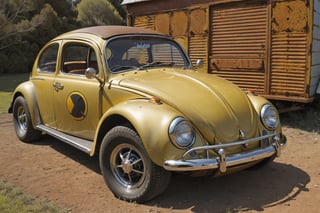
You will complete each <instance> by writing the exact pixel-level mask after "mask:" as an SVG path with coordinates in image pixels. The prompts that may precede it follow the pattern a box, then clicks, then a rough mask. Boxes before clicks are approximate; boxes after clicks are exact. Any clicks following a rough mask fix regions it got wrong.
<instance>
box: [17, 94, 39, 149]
mask: <svg viewBox="0 0 320 213" xmlns="http://www.w3.org/2000/svg"><path fill="white" fill-rule="evenodd" d="M13 123H14V127H15V130H16V134H17V136H18V138H19V139H20V140H21V141H23V142H27V143H29V142H32V141H35V140H37V139H39V138H40V136H41V132H40V131H38V130H36V129H34V128H33V125H32V121H31V115H30V111H29V108H28V106H27V103H26V101H25V99H24V98H23V97H22V96H20V97H17V98H16V99H15V101H14V103H13Z"/></svg>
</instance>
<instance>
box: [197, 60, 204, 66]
mask: <svg viewBox="0 0 320 213" xmlns="http://www.w3.org/2000/svg"><path fill="white" fill-rule="evenodd" d="M202 67H203V60H202V59H198V60H197V62H196V68H202Z"/></svg>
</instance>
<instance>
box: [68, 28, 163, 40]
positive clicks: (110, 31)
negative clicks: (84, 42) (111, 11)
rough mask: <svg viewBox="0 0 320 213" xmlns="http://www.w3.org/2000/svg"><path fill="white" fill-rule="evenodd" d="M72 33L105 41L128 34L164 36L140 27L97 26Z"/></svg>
mask: <svg viewBox="0 0 320 213" xmlns="http://www.w3.org/2000/svg"><path fill="white" fill-rule="evenodd" d="M71 33H89V34H93V35H96V36H99V37H101V38H103V39H107V38H110V37H113V36H116V35H128V34H154V35H163V34H161V33H158V32H156V31H153V30H148V29H145V28H140V27H129V26H95V27H87V28H81V29H77V30H74V31H71V32H69V33H68V34H71Z"/></svg>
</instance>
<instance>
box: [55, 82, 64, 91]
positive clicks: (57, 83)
mask: <svg viewBox="0 0 320 213" xmlns="http://www.w3.org/2000/svg"><path fill="white" fill-rule="evenodd" d="M53 87H54V90H55V91H57V92H58V91H59V90H63V88H64V86H63V85H62V84H61V83H59V82H55V83H53Z"/></svg>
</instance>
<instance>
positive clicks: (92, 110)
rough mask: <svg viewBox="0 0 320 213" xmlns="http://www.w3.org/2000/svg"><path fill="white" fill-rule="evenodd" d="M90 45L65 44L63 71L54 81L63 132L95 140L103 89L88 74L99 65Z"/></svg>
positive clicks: (56, 113) (57, 111) (56, 112)
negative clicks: (100, 94) (87, 76)
mask: <svg viewBox="0 0 320 213" xmlns="http://www.w3.org/2000/svg"><path fill="white" fill-rule="evenodd" d="M97 55H98V54H97V53H96V51H95V49H94V48H93V47H92V46H91V45H90V44H84V43H82V42H81V43H79V42H68V43H66V44H64V45H63V49H62V61H61V64H62V66H61V71H60V72H59V73H58V75H57V77H56V79H55V81H54V87H55V91H54V97H53V98H54V109H55V110H54V111H55V116H56V125H57V129H58V130H59V131H62V132H64V133H67V134H70V135H74V136H77V137H81V138H84V139H88V140H92V139H93V138H94V135H95V130H96V127H97V124H98V121H99V104H101V103H100V98H99V89H100V84H99V82H98V81H97V80H96V79H88V78H86V77H85V70H86V68H88V67H92V68H95V69H96V70H97V72H99V69H98V66H97V64H98V63H97V57H96V56H97Z"/></svg>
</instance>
